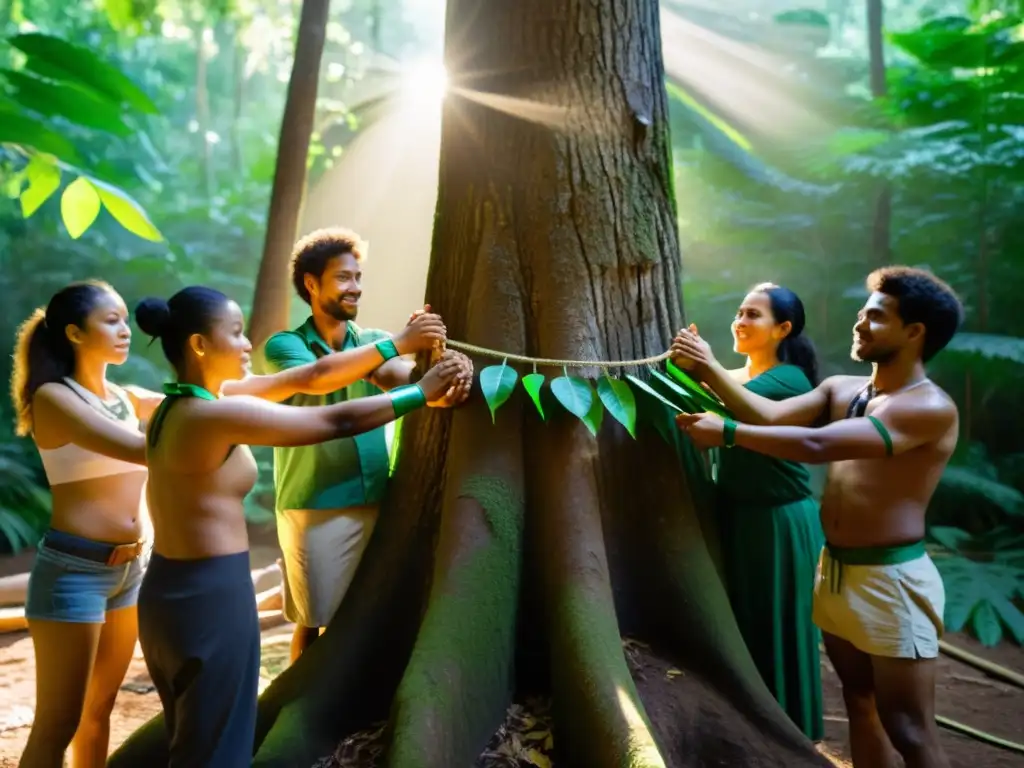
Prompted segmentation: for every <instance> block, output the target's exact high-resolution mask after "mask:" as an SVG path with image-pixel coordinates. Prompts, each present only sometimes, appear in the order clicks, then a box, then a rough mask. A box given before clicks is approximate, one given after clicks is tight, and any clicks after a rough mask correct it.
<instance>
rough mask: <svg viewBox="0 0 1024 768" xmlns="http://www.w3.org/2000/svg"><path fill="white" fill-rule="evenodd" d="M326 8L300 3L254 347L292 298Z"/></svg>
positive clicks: (253, 322)
mask: <svg viewBox="0 0 1024 768" xmlns="http://www.w3.org/2000/svg"><path fill="white" fill-rule="evenodd" d="M330 9H331V0H303V2H302V14H301V16H300V18H299V31H298V34H296V36H295V60H294V63H293V64H292V71H291V75H290V76H289V78H288V95H287V96H286V97H285V102H284V116H283V117H282V118H281V131H280V133H279V136H278V142H277V164H276V166H275V168H274V185H273V187H271V191H270V213H269V214H268V215H267V233H266V236H265V238H264V241H263V257H262V258H261V259H260V271H259V274H258V275H257V277H256V291H255V293H254V295H253V300H252V315H251V317H250V320H249V330H248V334H249V340H250V341H251V342H252V343H253V346H255V347H258V346H259V345H260V344H262V343H263V342H265V341H266V340H267V339H269V338H270V337H271V336H273V335H274V334H275V333H277V332H278V331H281V330H284V329H285V328H287V327H288V306H289V304H290V303H291V296H292V287H291V282H290V281H289V280H288V279H287V275H288V257H289V256H290V255H291V252H292V245H293V244H294V243H295V238H296V233H297V232H298V228H299V217H300V216H301V213H302V201H303V198H304V197H305V193H306V165H307V161H308V159H309V144H310V139H311V137H312V135H313V127H314V121H315V118H316V95H317V90H318V85H319V83H320V60H321V58H322V56H323V51H324V42H325V41H326V38H327V19H328V16H329V14H330Z"/></svg>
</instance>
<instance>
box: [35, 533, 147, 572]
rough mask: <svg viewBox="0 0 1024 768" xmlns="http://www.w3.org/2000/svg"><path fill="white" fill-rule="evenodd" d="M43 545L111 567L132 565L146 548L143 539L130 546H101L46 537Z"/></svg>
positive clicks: (60, 537) (58, 537)
mask: <svg viewBox="0 0 1024 768" xmlns="http://www.w3.org/2000/svg"><path fill="white" fill-rule="evenodd" d="M43 545H44V546H46V547H47V548H48V549H52V550H55V551H57V552H63V553H64V554H66V555H72V556H73V557H80V558H82V559H83V560H92V561H93V562H96V563H104V564H105V565H110V566H114V565H124V564H125V563H130V562H131V561H132V560H135V559H136V558H137V557H138V556H139V555H141V554H142V551H143V549H145V546H146V544H145V542H144V541H142V539H139V540H138V541H133V542H130V543H128V544H100V543H99V542H92V541H90V542H87V544H86V543H83V544H82V545H79V544H78V543H77V542H74V541H68V540H67V539H65V538H63V537H62V536H60V535H54V536H49V535H44V536H43Z"/></svg>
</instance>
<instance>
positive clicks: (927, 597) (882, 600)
mask: <svg viewBox="0 0 1024 768" xmlns="http://www.w3.org/2000/svg"><path fill="white" fill-rule="evenodd" d="M832 567H833V563H832V558H831V557H830V556H829V553H828V548H827V547H826V548H825V549H824V550H822V553H821V559H820V561H819V563H818V574H817V578H816V579H815V584H814V612H813V619H814V623H815V624H817V625H818V627H819V628H820V629H821V631H822V632H828V633H829V634H830V635H835V636H836V637H838V638H841V639H843V640H846V641H847V642H849V643H850V644H852V645H853V646H854V647H855V648H857V649H858V650H861V651H863V652H864V653H868V654H871V655H872V656H888V657H891V658H897V659H933V658H935V657H936V656H938V655H939V638H940V637H942V633H943V623H942V612H943V610H944V609H945V604H946V592H945V589H944V587H943V584H942V577H941V576H940V575H939V571H938V569H937V568H936V567H935V563H933V562H932V561H931V558H930V557H928V555H923V556H921V557H918V558H916V559H914V560H910V561H908V562H905V563H899V564H896V565H849V564H843V565H842V579H841V580H840V581H839V582H838V583H837V582H836V581H835V580H833V579H830V578H829V573H830V571H831V569H832Z"/></svg>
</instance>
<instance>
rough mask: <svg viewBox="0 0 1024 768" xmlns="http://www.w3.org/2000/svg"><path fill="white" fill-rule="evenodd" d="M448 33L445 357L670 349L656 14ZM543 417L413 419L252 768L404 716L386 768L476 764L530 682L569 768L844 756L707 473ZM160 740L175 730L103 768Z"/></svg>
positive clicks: (547, 1)
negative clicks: (744, 617) (823, 729)
mask: <svg viewBox="0 0 1024 768" xmlns="http://www.w3.org/2000/svg"><path fill="white" fill-rule="evenodd" d="M446 41H447V47H446V57H447V64H448V69H449V73H450V75H451V77H452V81H453V83H452V88H451V91H450V93H449V95H448V97H447V101H446V105H445V109H444V118H443V120H444V123H443V132H442V146H441V168H440V176H439V196H438V203H437V219H436V223H435V230H434V242H433V254H432V259H431V264H430V272H429V278H428V286H427V292H426V298H427V300H428V301H429V302H430V303H431V304H432V305H433V306H434V307H435V308H436V309H437V310H438V311H440V312H441V314H442V315H443V316H444V318H445V320H446V323H447V326H448V331H449V334H450V336H451V338H453V339H459V340H465V341H470V342H472V343H474V344H478V345H483V346H487V347H491V348H496V349H502V350H508V351H510V352H525V353H527V354H530V355H535V356H543V357H552V358H576V359H635V358H642V357H647V356H650V355H653V354H657V353H659V352H661V351H662V350H664V349H665V346H666V344H667V343H668V341H669V340H670V339H671V336H672V334H673V332H674V331H675V330H676V329H677V328H679V327H680V326H681V325H682V324H683V311H682V301H681V293H682V291H681V264H680V256H679V245H678V240H677V234H676V215H675V204H674V200H673V192H672V168H671V151H670V144H669V136H668V120H667V114H666V112H667V109H666V96H665V91H664V87H663V77H664V73H663V68H662V60H661V48H660V45H661V44H660V33H659V16H658V3H657V0H591V1H590V2H582V1H581V0H566V2H552V0H491V2H487V3H479V2H471V1H470V0H449V2H448V28H447V33H446ZM475 362H476V364H477V366H478V370H479V368H480V367H482V366H484V365H488V364H493V363H494V362H496V361H493V360H476V361H475ZM523 372H524V373H525V372H527V371H523ZM541 372H542V373H545V374H546V375H548V376H549V378H553V377H554V376H557V375H560V373H561V371H557V370H542V371H541ZM581 373H582V374H583V375H589V376H595V375H596V374H597V371H594V370H584V371H582V372H581ZM546 412H547V413H548V414H549V419H548V420H547V422H542V421H541V420H540V418H539V417H538V415H537V414H536V412H535V410H534V408H533V405H532V404H531V403H530V402H529V401H528V400H526V398H524V397H523V396H522V394H521V393H520V392H518V391H517V393H516V394H515V395H513V397H512V399H511V400H510V401H509V402H508V403H507V404H506V405H505V406H503V408H502V409H501V410H500V411H499V412H498V414H497V419H496V424H494V425H492V424H491V419H490V415H489V413H488V412H487V409H486V406H485V405H484V403H483V401H482V398H480V397H479V393H478V392H477V393H474V396H473V399H472V400H471V401H470V403H469V404H467V405H466V406H465V407H464V408H462V409H459V410H456V411H454V412H439V411H434V410H427V411H424V412H420V413H416V414H414V415H412V416H410V417H408V419H407V423H406V424H405V425H404V427H403V432H402V446H401V457H400V460H399V464H398V468H397V472H396V475H395V477H394V479H393V482H392V485H391V488H390V491H389V495H388V499H387V500H386V502H385V505H384V509H383V512H382V514H381V518H380V523H379V525H378V527H377V530H376V531H375V533H374V535H373V540H372V541H371V543H370V546H369V548H368V549H367V552H366V555H365V556H364V559H363V563H362V564H361V565H360V568H359V571H358V573H357V574H356V578H355V580H354V582H353V584H352V587H351V589H350V590H349V593H348V595H347V596H346V598H345V600H344V602H343V604H342V606H341V608H340V609H339V611H338V613H337V615H336V616H335V617H334V619H333V620H332V622H331V625H330V627H329V628H328V630H327V632H326V633H325V635H324V636H323V637H322V638H321V639H320V640H319V641H318V642H317V643H315V644H314V645H313V646H312V648H311V649H310V650H309V651H308V652H307V653H306V654H305V655H303V657H302V658H301V659H300V660H299V662H298V663H297V664H295V665H294V666H293V667H291V668H290V669H288V670H286V671H285V672H284V673H283V674H282V675H281V676H280V677H279V678H278V679H277V680H276V681H275V682H274V683H273V685H271V687H270V688H269V689H268V690H267V691H266V692H265V693H264V694H263V696H262V697H261V700H260V722H259V732H258V734H257V745H256V757H255V762H254V764H255V765H258V766H297V767H301V768H308V766H310V765H311V764H312V763H313V762H315V760H316V759H317V758H319V757H320V756H322V755H324V754H328V753H329V752H331V751H332V750H333V748H334V747H335V745H336V744H337V742H338V741H339V740H340V738H341V737H343V736H344V735H346V734H348V733H350V732H352V731H354V730H356V729H358V728H360V727H362V726H365V725H366V724H368V723H369V722H371V721H373V720H374V719H377V718H379V717H381V716H383V715H384V714H386V713H387V712H388V711H390V727H389V729H388V741H389V750H388V753H387V764H388V765H389V766H390V767H391V768H463V767H465V766H469V765H471V764H472V763H473V761H474V759H475V758H476V756H477V755H479V753H480V752H481V751H482V749H483V748H484V746H485V745H486V743H487V740H488V738H489V737H490V736H491V734H492V733H493V732H494V730H495V729H496V728H497V727H498V725H499V724H500V723H501V722H502V720H503V718H504V715H505V711H506V708H507V707H508V705H509V703H510V702H511V700H512V696H513V694H514V692H515V690H516V687H517V685H519V686H524V685H527V684H529V685H531V686H537V685H541V686H543V687H545V688H547V689H548V690H550V692H551V693H552V694H553V696H554V704H555V706H554V712H555V749H556V752H557V760H558V764H559V765H560V766H564V768H626V767H628V768H634V767H635V768H655V767H656V766H657V767H660V766H672V767H675V766H688V765H698V764H729V765H740V764H745V765H765V766H778V765H783V764H786V765H797V766H808V765H819V764H826V763H824V761H823V759H822V758H820V757H819V756H817V754H816V753H815V752H814V750H813V747H812V745H811V744H810V743H809V742H808V741H807V740H806V739H805V738H804V737H803V735H802V734H801V733H800V732H799V731H798V730H797V729H796V727H795V726H793V725H792V724H791V723H790V722H789V721H788V720H787V718H786V716H785V715H784V713H783V712H782V710H781V709H780V708H779V707H778V705H777V704H776V703H775V702H774V700H773V699H772V697H771V695H770V694H769V692H768V690H767V688H766V687H765V686H764V684H763V683H762V682H761V680H760V678H759V676H758V674H757V672H756V670H755V668H754V665H753V662H752V661H751V659H750V656H749V654H748V653H747V651H746V649H745V646H744V645H743V642H742V640H741V638H740V635H739V631H738V629H737V626H736V623H735V620H734V618H733V616H732V612H731V610H730V608H729V604H728V600H727V597H726V593H725V589H724V587H723V585H722V582H721V579H720V576H719V571H718V569H717V568H716V565H715V561H714V558H713V557H712V554H711V553H712V552H713V551H714V547H713V546H710V545H709V542H713V541H714V529H713V518H711V517H707V518H705V519H702V518H699V517H698V514H697V510H698V509H704V510H705V511H707V503H706V502H707V493H706V492H707V485H706V480H704V477H703V468H702V466H701V464H700V458H699V457H698V456H696V455H695V453H694V452H693V451H692V449H690V448H689V447H688V446H687V445H684V444H683V443H682V441H681V440H679V438H678V433H677V432H676V431H675V430H674V429H673V427H672V425H671V423H668V424H667V425H663V427H667V428H665V429H664V434H665V435H667V436H668V437H669V439H670V441H671V442H672V445H668V446H666V444H665V443H664V442H663V441H662V440H660V439H659V438H658V436H657V435H656V433H655V431H654V430H652V429H650V428H649V427H642V428H641V429H640V432H639V434H638V438H639V439H638V440H637V441H635V442H634V440H633V439H632V438H630V437H629V435H628V434H626V432H625V430H624V429H622V428H621V427H620V426H619V425H618V424H617V423H616V422H614V421H613V420H611V419H607V418H606V419H605V423H604V425H603V426H602V428H601V430H600V432H599V434H598V437H597V438H593V437H591V436H590V434H589V433H588V432H587V431H586V428H585V427H584V426H583V425H582V424H581V423H580V422H579V421H578V420H576V419H575V418H573V417H571V416H569V415H568V414H566V413H565V412H564V411H562V410H560V407H559V406H558V405H556V404H555V403H554V402H552V401H550V399H549V401H548V402H547V403H546ZM655 418H665V416H664V415H663V414H662V415H658V414H655ZM702 522H703V525H702ZM624 634H629V635H630V636H635V637H639V638H641V639H643V640H645V641H646V642H648V643H649V644H650V645H651V646H652V647H654V648H655V649H658V650H659V652H661V653H663V654H664V655H665V656H666V657H667V658H671V659H672V660H673V662H674V663H675V664H676V665H677V666H678V667H679V668H680V669H682V670H683V672H684V678H683V682H681V683H680V684H679V685H678V686H677V687H676V689H674V690H677V691H678V696H679V700H678V702H675V703H673V705H672V706H663V705H659V708H658V709H650V708H645V706H644V702H643V701H642V700H641V698H640V695H639V694H638V691H637V687H636V685H635V684H634V681H633V680H632V679H631V677H630V673H629V670H628V668H627V665H626V662H625V658H624V655H623V649H622V644H621V639H620V638H621V636H622V635H624ZM524 638H526V639H528V640H531V641H532V642H528V643H526V644H524V643H523V639H524ZM517 641H518V648H517ZM524 648H526V650H525V651H524ZM687 713H689V714H687ZM162 743H163V736H162V733H161V732H160V729H159V722H158V721H156V722H154V723H153V724H151V725H150V726H147V728H146V729H144V730H143V731H140V732H139V733H138V734H136V736H135V737H133V739H132V740H130V741H129V743H128V744H126V745H125V747H124V748H123V749H122V750H120V751H119V752H118V754H117V755H115V757H114V759H113V760H112V761H111V763H110V765H111V766H112V767H113V768H123V767H124V766H147V768H148V767H149V766H153V765H157V764H159V750H160V749H161V748H162V746H161V745H162ZM154 758H156V760H155V761H154ZM723 760H724V761H725V762H722V761H723ZM737 761H738V762H737Z"/></svg>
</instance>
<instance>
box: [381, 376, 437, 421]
mask: <svg viewBox="0 0 1024 768" xmlns="http://www.w3.org/2000/svg"><path fill="white" fill-rule="evenodd" d="M388 397H390V398H391V405H392V406H393V407H394V409H395V418H396V419H400V418H402V417H403V416H405V414H407V413H409V412H410V411H415V410H416V409H417V408H422V407H423V406H424V405H426V404H427V396H426V395H425V394H423V390H422V389H420V387H419V385H418V384H406V385H405V386H404V387H395V388H394V389H392V390H391V391H390V392H388Z"/></svg>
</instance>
